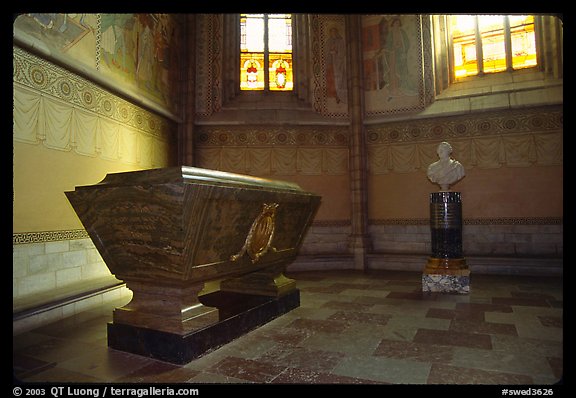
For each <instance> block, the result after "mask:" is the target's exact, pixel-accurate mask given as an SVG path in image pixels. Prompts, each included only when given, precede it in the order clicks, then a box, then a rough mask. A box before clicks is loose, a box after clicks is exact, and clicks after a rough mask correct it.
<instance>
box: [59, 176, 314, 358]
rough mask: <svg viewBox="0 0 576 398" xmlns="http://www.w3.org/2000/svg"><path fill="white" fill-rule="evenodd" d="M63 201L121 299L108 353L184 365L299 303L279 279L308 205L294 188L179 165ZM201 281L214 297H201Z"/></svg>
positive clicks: (308, 217)
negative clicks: (122, 287)
mask: <svg viewBox="0 0 576 398" xmlns="http://www.w3.org/2000/svg"><path fill="white" fill-rule="evenodd" d="M66 196H67V197H68V200H69V201H70V203H71V204H72V207H73V208H74V210H75V211H76V213H77V215H78V217H79V218H80V220H81V221H82V224H83V225H84V227H85V228H86V230H87V231H88V234H89V235H90V237H91V239H92V241H93V242H94V245H95V246H96V248H97V249H98V251H99V253H100V255H101V256H102V258H103V260H104V262H105V263H106V265H107V266H108V268H109V269H110V271H111V273H112V274H114V275H115V276H116V277H117V278H118V279H120V280H123V281H124V282H126V285H127V287H128V288H129V289H131V290H132V292H133V298H132V300H131V301H130V303H128V304H127V305H126V306H124V307H121V308H117V309H116V310H114V314H113V322H112V323H111V324H109V325H108V343H109V346H111V347H113V348H118V349H121V350H125V351H131V352H135V353H138V354H142V355H147V356H152V357H157V358H159V359H163V360H168V361H171V362H179V363H184V362H187V361H189V360H191V359H193V358H195V357H197V356H199V355H201V354H202V353H203V352H205V351H207V350H209V349H211V348H213V347H214V346H217V345H221V344H223V343H226V342H228V341H230V340H231V339H233V338H235V337H237V336H238V335H239V334H242V333H244V332H246V331H248V330H250V329H253V328H254V327H257V326H258V325H261V324H263V323H265V322H267V321H269V320H271V319H273V318H274V317H276V316H279V315H281V314H282V313H285V312H287V311H290V310H291V309H293V308H295V307H297V306H299V302H300V301H299V292H298V289H297V288H296V284H295V281H294V280H292V279H289V278H287V277H286V276H285V275H284V272H285V270H286V266H287V265H288V264H290V263H291V262H292V261H294V259H295V258H296V255H297V253H298V249H299V248H300V246H301V244H302V241H303V238H304V236H305V233H306V231H307V230H308V227H309V226H310V224H311V223H312V221H313V218H314V215H315V214H316V211H317V209H318V207H319V205H320V197H319V196H317V195H315V194H312V193H309V192H305V191H303V190H302V189H301V188H300V187H299V186H298V185H296V184H293V183H289V182H284V181H276V180H267V179H261V178H256V177H251V176H245V175H239V174H232V173H225V172H219V171H214V170H206V169H199V168H194V167H186V166H179V167H169V168H163V169H152V170H143V171H135V172H124V173H113V174H108V175H107V176H106V177H105V178H104V179H103V180H102V181H101V182H100V183H98V184H95V185H91V186H79V187H76V189H75V190H74V191H70V192H66ZM209 281H219V282H220V289H219V290H218V291H217V292H214V293H210V294H202V290H203V289H204V286H205V283H206V282H209ZM232 330H234V331H232ZM162 341H164V343H158V342H162Z"/></svg>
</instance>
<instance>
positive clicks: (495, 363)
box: [445, 347, 554, 378]
mask: <svg viewBox="0 0 576 398" xmlns="http://www.w3.org/2000/svg"><path fill="white" fill-rule="evenodd" d="M445 363H447V364H450V365H453V366H457V367H466V368H474V369H482V370H487V371H497V372H504V373H514V374H522V375H526V376H541V377H546V378H553V377H554V371H553V369H552V367H551V366H550V363H549V361H548V359H547V358H546V357H543V356H540V355H537V354H534V353H531V352H529V351H524V352H509V351H498V350H481V349H476V348H467V347H455V348H454V351H453V357H452V359H451V360H450V361H446V362H445Z"/></svg>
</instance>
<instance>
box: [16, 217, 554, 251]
mask: <svg viewBox="0 0 576 398" xmlns="http://www.w3.org/2000/svg"><path fill="white" fill-rule="evenodd" d="M368 223H369V225H428V224H429V223H430V220H429V219H427V218H385V219H371V220H369V222H368ZM463 223H464V225H563V224H564V221H563V218H562V217H498V218H465V219H463ZM350 225H351V223H350V220H318V221H314V222H313V223H312V227H314V228H333V227H349V226H350ZM86 238H90V236H89V235H88V232H86V230H84V229H70V230H62V231H39V232H17V233H13V234H12V244H14V245H21V244H26V243H44V242H56V241H62V240H73V239H86Z"/></svg>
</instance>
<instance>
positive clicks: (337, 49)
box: [314, 15, 348, 117]
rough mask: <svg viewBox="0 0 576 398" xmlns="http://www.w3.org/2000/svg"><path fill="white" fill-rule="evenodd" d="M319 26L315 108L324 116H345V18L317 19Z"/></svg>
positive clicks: (346, 102) (346, 91)
mask: <svg viewBox="0 0 576 398" xmlns="http://www.w3.org/2000/svg"><path fill="white" fill-rule="evenodd" d="M319 25H320V26H319V27H320V29H319V30H320V31H319V35H320V52H319V53H320V59H319V61H320V62H319V67H320V73H319V74H318V75H317V76H316V82H317V84H316V86H315V90H317V91H319V93H320V95H315V98H316V102H317V106H315V108H316V109H317V110H318V111H320V113H322V114H324V115H326V116H335V117H339V116H347V115H348V86H347V84H348V83H347V74H346V38H345V37H346V33H345V26H346V24H345V22H344V16H342V15H334V16H331V15H326V16H324V15H323V16H321V17H320V18H319ZM314 39H315V38H314ZM314 70H315V71H316V70H317V69H316V68H314Z"/></svg>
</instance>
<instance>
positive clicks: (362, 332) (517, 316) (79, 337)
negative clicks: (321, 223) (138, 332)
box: [13, 271, 563, 385]
mask: <svg viewBox="0 0 576 398" xmlns="http://www.w3.org/2000/svg"><path fill="white" fill-rule="evenodd" d="M289 276H291V277H292V278H294V279H296V280H297V281H298V288H299V289H300V291H301V306H300V307H299V308H297V309H295V310H293V311H291V312H289V313H288V314H286V315H283V316H281V317H279V318H277V319H275V320H273V321H272V322H270V323H268V324H266V325H264V326H262V327H260V328H258V329H256V330H254V331H252V332H250V333H248V334H246V335H244V336H242V337H240V338H238V339H237V340H235V341H233V342H231V343H229V344H227V345H225V346H223V347H220V348H219V349H217V350H214V351H212V352H210V353H208V354H206V355H205V356H203V357H201V358H199V359H196V360H194V361H192V362H190V363H188V364H186V365H184V366H177V365H174V364H170V363H166V362H161V361H156V360H153V359H150V358H144V357H141V356H138V355H133V354H129V353H125V352H121V351H116V350H112V349H109V348H108V347H107V339H106V324H107V322H109V321H110V320H111V318H112V307H111V306H106V307H102V308H99V309H97V310H94V311H87V312H85V313H82V314H80V315H77V316H75V317H72V318H68V319H66V320H64V321H60V322H58V323H55V324H52V325H48V326H44V327H41V328H39V329H36V330H33V331H31V332H27V333H24V334H21V335H18V336H15V337H14V339H13V342H14V348H13V365H14V374H15V376H16V377H17V379H19V380H21V381H44V382H114V383H116V382H118V383H122V382H147V383H152V382H161V383H183V382H187V383H298V384H303V383H346V384H356V383H369V384H377V383H379V384H524V385H525V384H530V385H532V384H545V385H549V384H550V385H551V384H554V383H556V382H558V381H559V380H560V379H561V377H562V375H563V350H562V349H563V333H562V332H563V316H562V315H563V311H562V304H563V291H562V279H560V278H542V277H518V276H516V277H512V276H491V275H474V274H472V276H471V293H470V294H469V295H446V294H443V295H423V294H422V293H421V279H420V278H421V274H420V273H413V272H395V271H389V272H378V273H371V274H363V273H357V272H353V271H328V272H299V273H292V274H290V275H289ZM123 304H124V303H115V306H119V305H123Z"/></svg>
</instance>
